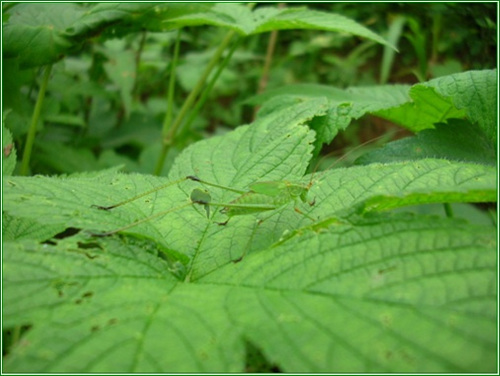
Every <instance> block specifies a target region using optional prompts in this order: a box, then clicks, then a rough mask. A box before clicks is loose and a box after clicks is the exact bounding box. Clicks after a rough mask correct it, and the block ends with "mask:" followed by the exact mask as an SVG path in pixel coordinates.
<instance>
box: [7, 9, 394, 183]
mask: <svg viewBox="0 0 500 376" xmlns="http://www.w3.org/2000/svg"><path fill="white" fill-rule="evenodd" d="M250 8H251V6H250V7H245V6H243V5H241V4H229V3H226V4H224V3H221V4H179V3H101V4H99V3H98V4H86V5H85V4H84V5H81V4H76V3H65V4H17V5H14V6H12V7H7V8H5V11H4V18H5V19H6V21H5V23H4V25H3V35H4V38H3V41H4V46H3V47H4V55H3V56H4V58H6V59H5V60H6V66H5V68H4V75H12V76H17V78H19V77H23V76H25V75H26V72H25V71H24V68H31V67H39V66H42V65H47V66H48V68H46V75H45V77H44V80H43V84H42V85H41V89H40V96H39V98H38V100H37V101H36V105H35V109H34V110H33V113H34V115H33V121H32V125H31V127H30V131H29V133H28V134H29V136H28V138H27V141H26V142H25V143H24V150H25V151H24V153H23V161H22V164H21V166H22V167H21V170H20V173H21V174H23V175H26V174H27V173H28V167H29V165H30V164H32V163H31V155H32V152H31V151H32V148H33V140H34V135H35V130H36V127H37V126H38V127H39V126H40V124H39V123H41V124H42V125H44V126H46V125H45V124H44V123H45V122H46V123H49V124H47V125H48V127H51V125H52V124H53V123H56V124H61V123H62V124H65V125H67V126H76V127H80V129H79V131H78V132H76V134H75V135H74V136H75V137H71V136H72V135H70V133H71V132H70V130H69V129H66V132H67V133H68V135H67V139H66V140H64V141H66V142H72V143H73V145H70V146H72V147H70V148H68V147H67V146H66V145H65V144H64V143H61V142H60V140H58V139H56V140H54V139H52V137H54V134H55V137H57V138H60V137H61V136H60V134H59V132H58V129H55V130H53V131H52V132H50V131H49V132H47V133H46V137H47V138H49V140H50V141H51V142H54V141H56V142H54V144H53V145H51V146H50V147H49V148H47V147H46V142H42V143H41V144H42V145H40V146H39V147H40V148H41V149H42V153H41V154H42V158H39V159H38V161H40V160H42V161H43V162H45V163H43V164H47V165H49V166H50V167H52V168H54V167H55V169H56V170H59V171H61V170H63V171H64V167H62V166H60V163H58V162H57V161H58V160H60V155H61V154H63V153H64V154H66V155H67V156H68V157H69V159H72V160H74V159H78V158H82V157H83V158H85V159H86V160H89V164H94V167H95V168H96V169H98V168H102V167H105V166H108V167H109V166H112V165H114V164H116V162H117V159H118V158H117V156H116V155H114V154H109V153H108V154H105V153H102V155H101V158H100V159H101V160H94V161H92V155H89V154H88V149H89V148H93V149H100V148H105V146H106V141H108V142H112V143H113V142H114V143H116V142H117V139H118V140H119V142H121V143H123V138H127V141H128V142H131V141H132V140H133V139H134V136H135V135H134V134H133V133H129V132H133V131H132V129H136V127H135V124H136V122H137V118H134V115H138V116H141V117H143V118H146V121H147V122H148V123H153V126H151V125H150V126H148V128H151V129H150V131H149V132H142V138H144V139H143V140H140V141H142V143H143V144H146V145H147V146H146V145H140V148H141V149H144V150H143V152H144V155H145V158H151V155H153V154H155V155H156V161H155V162H152V161H148V162H147V163H148V167H149V164H154V166H155V167H154V169H153V168H152V169H150V171H149V172H153V171H154V173H155V174H156V175H160V174H161V173H166V172H167V171H168V168H167V169H165V168H164V164H165V161H166V160H167V159H169V158H170V160H173V155H172V154H173V153H172V152H171V151H172V149H174V151H175V152H178V151H179V150H180V149H182V148H183V147H184V146H185V145H186V143H188V142H189V141H190V140H189V139H187V140H186V137H181V136H182V134H186V133H188V132H189V131H190V128H191V124H192V123H193V121H194V119H195V117H196V115H197V113H198V111H199V108H200V107H201V105H202V104H203V103H204V102H205V100H206V98H207V97H208V96H209V95H210V94H211V93H212V91H213V90H214V84H215V80H216V79H217V77H218V76H219V75H220V74H221V73H222V71H223V70H224V69H225V67H226V66H227V65H228V64H229V61H230V57H231V55H232V54H233V53H234V51H235V49H236V47H237V46H238V44H239V43H241V40H242V39H244V38H247V37H250V36H252V35H256V34H260V33H264V32H268V31H273V30H280V29H290V28H295V29H313V30H327V31H335V32H344V33H349V34H351V35H356V36H361V37H364V38H368V39H370V40H373V41H375V42H377V43H382V44H388V43H387V42H386V41H385V40H384V39H383V38H381V37H380V36H378V35H377V34H375V33H373V32H371V31H370V30H368V29H366V28H365V27H363V26H362V25H360V24H358V23H356V22H354V21H352V20H350V19H348V18H345V17H343V16H340V15H337V14H331V13H325V12H319V11H313V10H308V9H306V8H276V7H269V6H267V7H266V6H264V7H258V8H257V9H255V10H253V11H252V10H251V9H250ZM60 14H63V15H64V17H60ZM200 25H211V26H216V27H217V28H218V29H217V31H218V32H219V33H216V34H215V35H214V36H213V38H212V40H211V41H209V43H210V46H209V47H210V48H209V49H208V50H207V52H208V54H207V55H206V56H205V58H206V60H204V61H201V64H200V68H199V70H197V71H196V72H194V73H193V72H192V71H191V73H186V72H184V73H183V72H182V71H183V69H181V68H182V66H179V65H178V64H177V63H178V59H179V43H180V40H181V36H182V30H181V29H183V28H187V27H194V26H200ZM174 29H178V33H177V35H176V37H175V39H176V42H175V46H174V47H173V50H174V52H173V53H172V55H173V57H172V59H171V60H167V61H165V58H164V57H162V56H161V52H162V51H158V52H160V56H156V60H155V63H157V64H158V63H159V64H162V65H164V64H165V63H167V67H165V68H164V70H165V71H166V72H169V75H170V78H169V84H168V85H167V84H166V82H165V83H164V84H163V85H162V80H160V86H161V87H163V89H166V88H167V86H168V100H167V101H165V102H164V103H163V105H162V107H163V108H162V112H163V114H164V119H163V120H162V122H161V124H162V129H161V130H159V131H158V130H155V129H154V127H155V125H156V124H154V123H155V122H156V119H154V118H153V117H152V116H151V111H148V109H147V108H144V103H143V102H142V101H141V100H139V98H137V95H138V91H137V88H138V85H137V82H138V81H137V77H136V76H137V75H139V74H140V73H141V70H140V68H141V67H140V62H141V59H142V56H143V55H144V54H146V52H147V50H148V48H149V47H150V46H149V45H148V37H147V35H146V33H160V32H162V33H163V34H165V33H166V32H167V31H169V30H174ZM224 29H229V31H227V32H224ZM139 31H140V33H139ZM220 32H223V34H220ZM236 35H239V40H237V41H235V36H236ZM96 36H98V37H99V39H98V41H99V42H100V43H99V44H98V43H95V42H96ZM117 37H119V38H120V39H116V38H117ZM172 39H174V38H172ZM154 42H155V45H158V43H157V42H158V41H157V40H154ZM231 44H232V47H231V48H230V46H231ZM228 49H229V53H228V56H227V58H226V59H222V57H223V55H224V53H227V51H226V50H228ZM80 52H84V53H86V54H85V55H84V56H86V57H87V59H88V60H87V61H85V60H84V61H83V63H84V64H85V65H87V69H79V72H78V75H76V77H74V76H72V75H71V72H68V69H67V68H65V67H64V65H63V64H68V63H69V62H71V60H70V61H69V62H68V59H64V60H61V59H62V58H63V57H64V56H67V55H72V54H75V53H80ZM103 57H104V58H105V59H106V60H107V61H106V62H102V61H101V60H102V58H103ZM221 60H222V61H221ZM59 61H61V66H58V67H57V68H59V69H58V72H57V76H58V77H57V79H56V80H55V84H56V88H55V89H56V90H54V92H53V93H52V94H53V96H54V97H53V98H52V102H51V103H50V105H47V104H45V107H46V108H47V109H46V113H45V114H43V115H44V116H42V117H41V118H42V121H38V120H39V118H40V110H41V108H42V105H43V99H44V95H42V94H44V93H45V89H46V87H47V83H48V76H49V74H50V72H51V69H52V65H54V64H56V63H57V62H59ZM79 63H80V64H81V63H82V62H79ZM216 67H218V69H219V70H218V72H217V73H214V71H215V68H216ZM54 70H55V69H54ZM185 70H186V68H184V71H185ZM177 72H179V74H180V75H182V76H184V77H186V76H188V77H189V78H188V79H187V80H185V82H186V81H189V82H190V84H189V85H190V87H189V88H187V89H188V90H189V94H188V95H187V97H186V98H185V99H184V100H183V101H182V105H181V106H180V108H179V109H178V110H177V109H176V108H174V105H173V104H174V95H175V93H174V87H175V86H174V78H175V74H176V73H177ZM104 74H105V75H106V76H107V77H106V78H107V80H108V83H109V84H111V85H113V87H114V89H115V90H114V91H113V92H112V94H111V98H106V97H109V96H110V93H109V92H107V91H102V90H100V89H99V86H100V84H102V81H103V78H102V76H103V75H104ZM89 77H90V78H91V82H92V85H88V83H87V82H86V81H87V80H88V78H89ZM160 78H163V77H160ZM28 79H29V77H26V80H28ZM209 79H211V81H208V80H209ZM83 82H85V84H84V85H81V83H83ZM207 82H209V83H207ZM22 83H23V82H22V80H19V79H14V80H12V82H11V81H8V83H7V86H6V88H7V89H8V90H12V91H14V92H16V96H17V98H12V99H7V100H6V102H5V103H4V106H5V107H6V108H11V109H12V110H13V112H14V113H16V117H22V116H26V115H25V113H26V108H25V107H23V106H21V104H23V105H25V106H29V105H28V104H27V103H26V98H24V97H21V98H20V97H19V96H20V93H19V92H20V90H19V89H20V85H22ZM193 83H194V84H193ZM57 84H59V86H57ZM68 85H69V86H72V85H75V89H73V90H75V91H76V92H73V93H72V92H71V90H70V93H69V95H68V93H67V91H68ZM49 89H50V83H49ZM156 90H158V88H156ZM58 97H63V98H64V100H63V101H62V104H61V103H60V102H61V101H59V100H58V99H59V98H58ZM103 99H105V100H104V101H103ZM110 99H111V100H110ZM21 102H23V103H21ZM94 102H97V103H94ZM78 103H79V104H80V106H78V105H77V104H78ZM90 104H92V106H90ZM110 104H111V106H112V107H117V109H116V111H117V115H116V119H115V121H116V128H118V129H120V128H127V131H128V132H127V131H124V130H123V129H120V132H115V133H114V134H113V133H111V132H110V133H111V134H110V135H109V136H108V135H107V134H106V132H104V131H105V129H106V128H108V127H109V120H108V119H107V118H106V117H105V116H106V115H105V114H106V112H107V113H109V110H108V109H107V108H106V107H105V108H102V106H108V107H109V106H110ZM82 110H84V114H82ZM96 110H97V111H101V112H97V114H96V113H95V111H96ZM106 110H108V111H106ZM75 112H76V113H77V114H75ZM82 115H83V116H82ZM93 115H94V116H93ZM108 116H109V115H108ZM82 118H83V121H82ZM172 119H173V121H172ZM12 120H13V122H16V120H17V119H12ZM7 121H9V119H8V120H7ZM23 122H24V121H23V119H19V120H18V123H23ZM50 123H52V124H50ZM11 127H12V128H16V126H15V124H12V125H11ZM56 128H59V127H58V126H56ZM103 128H104V130H103ZM25 132H26V130H25V129H18V130H17V132H16V133H18V134H16V135H15V136H21V135H23V134H24V133H25ZM103 135H106V136H108V140H102V138H103V137H102V136H103ZM153 137H154V141H156V143H155V145H154V147H155V149H154V150H152V149H148V148H147V147H149V146H151V145H149V144H151V142H150V141H151V139H152V138H153ZM99 138H100V139H101V142H100V143H99V141H96V139H99ZM178 138H179V139H178ZM70 140H71V141H70ZM158 140H161V142H160V143H158ZM134 141H135V142H137V141H136V140H134ZM140 141H139V142H140ZM44 144H45V146H44ZM126 146H127V147H129V145H126ZM133 147H135V145H134V146H133ZM156 148H160V149H161V150H160V151H159V152H158V151H157V149H156ZM75 150H77V151H80V152H76V153H75ZM174 155H175V154H174ZM76 164H77V163H76ZM136 169H137V168H136ZM39 170H41V171H40V172H46V171H44V170H42V169H39ZM83 170H85V169H83ZM140 170H141V171H146V168H142V169H140ZM35 171H37V170H36V169H35Z"/></svg>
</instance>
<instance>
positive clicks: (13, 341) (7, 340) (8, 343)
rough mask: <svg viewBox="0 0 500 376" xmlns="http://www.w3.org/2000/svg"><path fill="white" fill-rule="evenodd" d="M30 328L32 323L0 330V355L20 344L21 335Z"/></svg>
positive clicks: (7, 352) (21, 343)
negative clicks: (0, 340) (0, 339)
mask: <svg viewBox="0 0 500 376" xmlns="http://www.w3.org/2000/svg"><path fill="white" fill-rule="evenodd" d="M31 328H32V325H20V326H16V327H13V328H5V329H3V330H2V344H3V346H2V355H3V356H6V355H9V354H10V353H11V352H12V348H13V347H14V346H16V345H18V346H22V345H23V343H24V344H27V342H22V336H23V335H24V334H25V333H26V332H27V331H28V330H30V329H31Z"/></svg>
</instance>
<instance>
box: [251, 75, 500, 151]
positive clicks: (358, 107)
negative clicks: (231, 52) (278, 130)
mask: <svg viewBox="0 0 500 376" xmlns="http://www.w3.org/2000/svg"><path fill="white" fill-rule="evenodd" d="M496 88H497V74H496V70H483V71H470V72H464V73H459V74H454V75H450V76H444V77H440V78H437V79H434V80H431V81H429V82H425V83H420V84H416V85H413V86H408V85H383V86H381V85H379V86H374V87H352V88H348V89H345V90H341V89H338V88H334V87H329V86H325V85H311V84H297V85H289V86H286V87H282V88H279V89H275V90H270V91H268V92H266V93H263V94H260V95H258V96H255V97H253V98H250V99H249V100H247V102H248V103H250V104H254V105H255V104H263V106H262V108H261V110H260V114H261V115H262V116H265V115H266V114H268V113H270V112H273V111H276V110H277V109H282V108H286V107H289V106H293V105H294V104H296V103H297V102H298V101H304V100H309V99H311V98H319V97H322V98H326V99H327V100H328V101H329V105H328V110H327V111H326V113H325V116H323V117H322V118H318V119H317V120H316V123H314V124H313V127H314V129H315V130H316V131H317V133H318V141H317V143H318V144H322V143H330V142H331V141H332V140H333V138H334V137H335V135H336V134H337V133H338V131H339V130H343V129H345V128H346V127H347V126H348V125H349V123H350V122H351V121H352V119H358V118H360V117H361V116H363V115H365V114H373V115H377V116H380V117H383V118H385V119H388V120H391V121H393V122H395V123H397V124H400V125H402V126H404V127H405V128H408V129H410V130H412V131H414V132H419V131H421V130H423V129H428V128H433V125H434V124H436V123H442V122H445V121H446V120H447V119H451V118H467V119H468V120H469V121H470V122H471V123H477V124H478V125H479V127H480V128H481V129H482V130H483V132H484V133H485V134H486V135H487V139H488V140H489V142H490V144H491V145H492V146H494V145H496V144H495V140H496V118H497V105H496V96H495V92H496Z"/></svg>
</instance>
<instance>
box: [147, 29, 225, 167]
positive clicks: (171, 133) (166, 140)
mask: <svg viewBox="0 0 500 376" xmlns="http://www.w3.org/2000/svg"><path fill="white" fill-rule="evenodd" d="M233 34H234V31H230V32H228V33H227V34H226V37H225V38H224V40H223V41H222V43H221V44H220V46H219V48H218V49H217V51H215V54H214V55H213V56H212V59H211V60H210V62H209V63H208V65H207V67H206V68H205V70H204V71H203V73H202V75H201V77H200V79H199V80H198V82H197V83H196V86H195V87H194V89H193V90H192V91H191V92H190V93H189V95H188V97H187V98H186V101H185V102H184V104H183V105H182V107H181V109H180V111H179V113H178V114H177V117H176V118H175V120H174V123H173V124H172V126H171V127H170V129H168V131H166V129H164V131H166V132H162V133H164V136H163V147H162V150H161V154H160V158H159V159H158V162H157V164H156V168H155V171H154V174H155V175H159V174H160V173H161V171H162V170H163V165H164V163H165V159H166V158H167V155H168V152H169V150H170V147H171V145H172V143H173V140H174V138H175V135H176V134H177V130H178V129H179V127H180V125H181V124H182V122H183V120H184V118H185V117H186V114H187V113H188V111H189V109H190V108H191V107H192V105H193V103H194V101H195V100H196V97H197V96H198V94H199V93H200V92H201V90H202V88H203V86H204V85H205V81H206V80H207V78H208V76H209V75H210V73H211V72H212V70H213V69H214V67H215V66H216V65H217V63H218V61H219V59H220V57H221V56H222V53H223V52H224V50H225V49H226V47H227V45H228V44H229V42H230V41H231V38H232V37H233Z"/></svg>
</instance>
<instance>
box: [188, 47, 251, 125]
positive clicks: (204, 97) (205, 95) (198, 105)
mask: <svg viewBox="0 0 500 376" xmlns="http://www.w3.org/2000/svg"><path fill="white" fill-rule="evenodd" d="M242 40H243V38H239V39H238V40H237V41H236V43H234V45H233V47H231V49H230V50H229V53H228V54H227V56H226V58H225V59H224V61H223V62H222V64H220V65H219V69H217V72H215V74H214V76H213V77H212V79H211V80H210V82H209V84H208V85H207V87H206V88H205V90H203V93H202V94H201V96H200V99H198V102H196V106H195V107H194V109H193V111H191V115H189V118H188V120H187V121H186V122H185V123H184V125H183V126H182V128H181V129H189V127H190V126H191V123H192V122H193V121H194V119H195V118H196V115H198V112H199V111H200V108H201V107H202V106H203V105H204V104H205V102H206V100H207V98H208V95H209V94H210V93H211V92H212V88H213V87H214V85H215V83H216V82H217V79H218V78H219V76H220V74H221V73H222V71H223V70H224V68H226V66H227V64H228V63H229V60H231V57H232V56H233V53H234V51H236V49H237V48H238V46H239V45H240V43H241V41H242Z"/></svg>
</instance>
